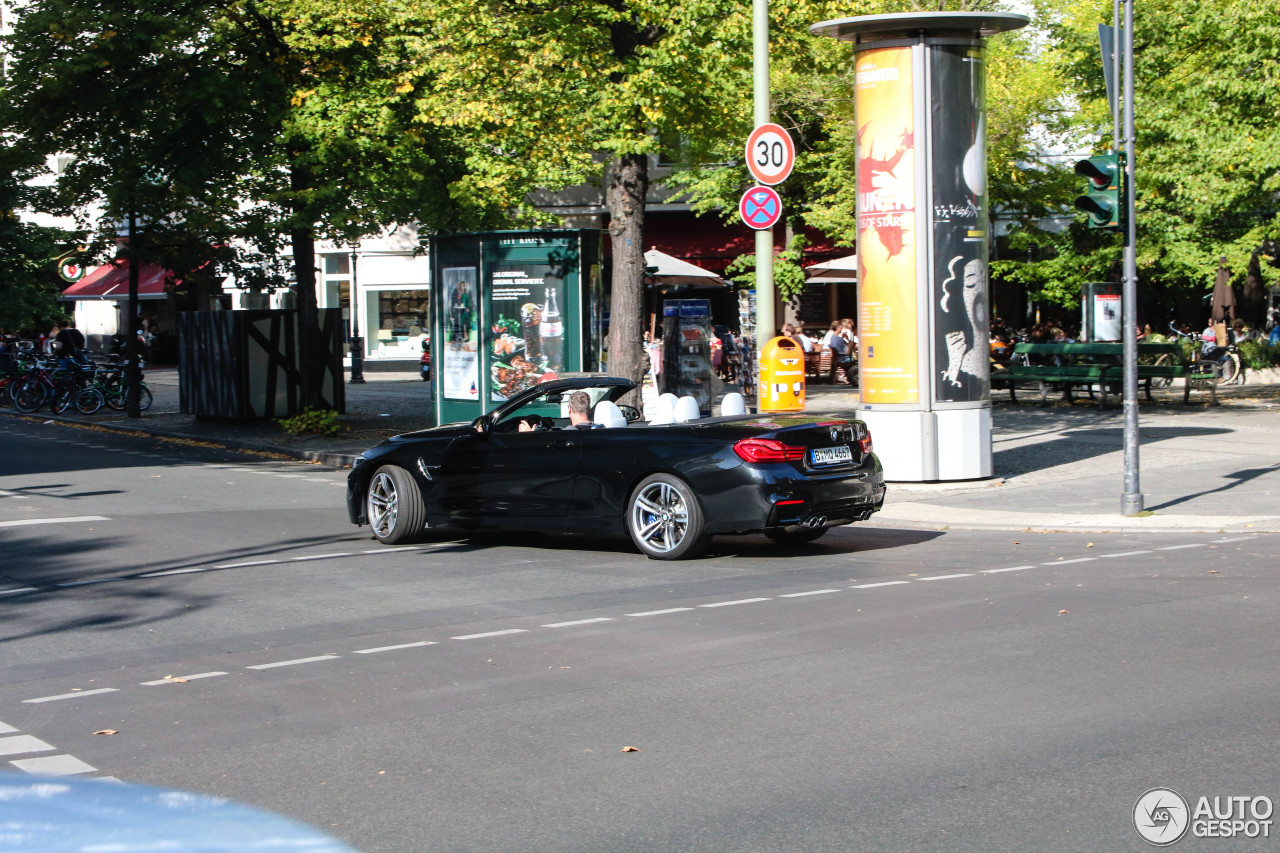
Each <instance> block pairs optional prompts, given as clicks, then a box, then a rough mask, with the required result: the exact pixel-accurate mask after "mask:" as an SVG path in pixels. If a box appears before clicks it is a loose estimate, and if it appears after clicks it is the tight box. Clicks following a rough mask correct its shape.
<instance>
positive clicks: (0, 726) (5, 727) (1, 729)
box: [0, 723, 17, 735]
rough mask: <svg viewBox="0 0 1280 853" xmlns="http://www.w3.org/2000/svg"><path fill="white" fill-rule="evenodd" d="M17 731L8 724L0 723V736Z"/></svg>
mask: <svg viewBox="0 0 1280 853" xmlns="http://www.w3.org/2000/svg"><path fill="white" fill-rule="evenodd" d="M16 731H17V729H15V728H14V727H13V726H11V725H9V724H8V723H0V735H3V734H8V733H9V732H16Z"/></svg>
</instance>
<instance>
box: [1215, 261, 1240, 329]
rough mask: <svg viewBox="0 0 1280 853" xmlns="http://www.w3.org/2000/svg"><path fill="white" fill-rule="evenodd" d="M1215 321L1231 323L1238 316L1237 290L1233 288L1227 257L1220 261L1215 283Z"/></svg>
mask: <svg viewBox="0 0 1280 853" xmlns="http://www.w3.org/2000/svg"><path fill="white" fill-rule="evenodd" d="M1212 307H1213V314H1212V317H1213V322H1215V323H1219V322H1226V323H1229V322H1231V321H1232V320H1234V319H1235V316H1236V292H1235V291H1234V290H1233V289H1232V288H1231V271H1230V270H1228V269H1227V259H1226V258H1222V259H1221V260H1220V261H1219V262H1218V277H1217V279H1216V280H1215V282H1214V285H1213V304H1212Z"/></svg>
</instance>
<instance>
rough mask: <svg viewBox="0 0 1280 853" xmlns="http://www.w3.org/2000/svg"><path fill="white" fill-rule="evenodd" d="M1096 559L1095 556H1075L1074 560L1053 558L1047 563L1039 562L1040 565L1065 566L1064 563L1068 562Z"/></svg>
mask: <svg viewBox="0 0 1280 853" xmlns="http://www.w3.org/2000/svg"><path fill="white" fill-rule="evenodd" d="M1096 559H1098V558H1097V557H1076V558H1075V559H1074V560H1053V561H1052V562H1049V563H1041V564H1040V565H1042V566H1065V565H1067V564H1068V563H1091V562H1093V561H1094V560H1096Z"/></svg>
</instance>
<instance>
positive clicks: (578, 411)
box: [569, 391, 591, 420]
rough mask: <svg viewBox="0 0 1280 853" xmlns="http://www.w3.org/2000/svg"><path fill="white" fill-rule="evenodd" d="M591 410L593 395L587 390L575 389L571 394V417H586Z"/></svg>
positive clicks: (572, 418)
mask: <svg viewBox="0 0 1280 853" xmlns="http://www.w3.org/2000/svg"><path fill="white" fill-rule="evenodd" d="M590 411H591V395H590V394H588V393H587V392H586V391H574V392H573V393H572V394H570V395H569V418H570V419H571V420H575V419H574V415H580V416H581V417H582V418H586V417H587V414H588V413H589V412H590Z"/></svg>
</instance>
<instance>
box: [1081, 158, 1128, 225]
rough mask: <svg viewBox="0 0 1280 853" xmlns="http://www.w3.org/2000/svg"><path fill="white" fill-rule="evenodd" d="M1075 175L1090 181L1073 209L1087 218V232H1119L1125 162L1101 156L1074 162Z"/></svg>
mask: <svg viewBox="0 0 1280 853" xmlns="http://www.w3.org/2000/svg"><path fill="white" fill-rule="evenodd" d="M1076 174H1077V175H1083V176H1084V177H1086V178H1088V179H1089V183H1088V184H1086V186H1085V194H1084V195H1082V196H1079V197H1077V198H1076V209H1077V210H1083V211H1084V212H1085V213H1086V214H1087V215H1088V217H1089V227H1090V228H1105V229H1107V230H1109V231H1118V230H1120V223H1121V222H1122V221H1123V214H1124V204H1123V202H1124V192H1123V190H1122V189H1121V188H1122V187H1123V186H1124V158H1123V157H1122V156H1121V155H1119V154H1103V155H1101V156H1098V157H1090V158H1088V159H1087V160H1078V161H1076Z"/></svg>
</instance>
